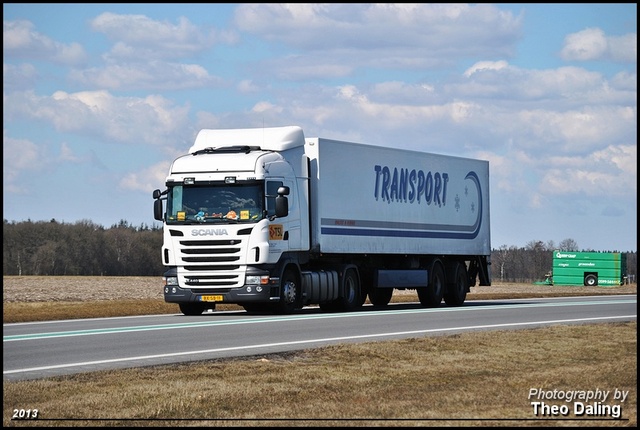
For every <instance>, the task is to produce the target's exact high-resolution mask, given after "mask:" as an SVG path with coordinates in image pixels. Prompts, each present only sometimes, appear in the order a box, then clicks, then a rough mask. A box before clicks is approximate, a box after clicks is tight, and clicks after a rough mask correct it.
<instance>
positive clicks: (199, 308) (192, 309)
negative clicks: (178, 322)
mask: <svg viewBox="0 0 640 430" xmlns="http://www.w3.org/2000/svg"><path fill="white" fill-rule="evenodd" d="M178 306H180V312H182V313H183V314H185V315H200V314H202V312H204V310H205V309H207V308H210V309H215V306H216V305H215V303H214V304H209V305H205V304H204V303H200V302H190V303H178Z"/></svg>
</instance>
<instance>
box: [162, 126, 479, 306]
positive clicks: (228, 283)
mask: <svg viewBox="0 0 640 430" xmlns="http://www.w3.org/2000/svg"><path fill="white" fill-rule="evenodd" d="M166 187H167V188H166V190H164V191H160V190H155V191H154V194H153V196H154V199H155V202H154V216H155V218H156V219H157V220H161V221H163V225H164V227H163V229H164V242H163V247H162V261H163V264H164V265H165V266H166V267H167V271H166V272H165V274H164V278H165V283H166V285H165V291H164V294H165V295H164V297H165V301H167V302H170V303H178V304H179V306H180V309H181V310H182V312H183V313H185V314H188V315H192V314H200V313H202V312H203V311H204V310H205V309H214V308H215V305H216V303H236V304H239V305H242V306H243V307H244V308H245V309H246V310H247V311H273V312H276V313H289V312H292V311H294V310H295V309H299V308H302V307H303V306H306V305H311V304H318V305H320V308H321V309H323V310H325V311H336V310H345V311H348V310H353V309H356V308H358V307H360V306H361V305H362V304H363V303H364V302H365V300H366V298H367V296H368V297H369V301H370V302H371V303H372V304H373V305H377V306H386V305H387V304H388V303H389V301H390V300H391V296H392V293H393V290H394V289H415V290H416V291H417V293H418V298H419V300H420V303H421V304H422V305H423V306H429V307H434V306H439V305H440V303H441V302H442V300H443V299H444V301H445V303H446V304H447V305H451V306H459V305H461V304H462V303H463V302H464V300H465V298H466V294H467V292H469V289H470V287H471V286H474V285H476V283H478V284H479V285H491V277H490V271H489V265H490V255H491V244H490V223H489V164H488V162H487V161H483V160H474V159H468V158H460V157H452V156H445V155H437V154H430V153H424V152H418V151H408V150H401V149H394V148H389V147H380V146H373V145H364V144H359V143H351V142H342V141H337V140H330V139H324V138H305V137H304V133H303V131H302V129H301V128H300V127H295V126H291V127H273V128H256V129H224V130H210V129H205V130H201V131H200V133H199V134H198V136H197V138H196V141H195V143H194V144H193V146H192V147H191V148H190V150H189V153H188V154H186V155H184V156H182V157H179V158H177V159H176V160H174V162H173V164H172V166H171V169H170V172H169V175H168V177H167V179H166ZM163 201H166V207H165V205H163Z"/></svg>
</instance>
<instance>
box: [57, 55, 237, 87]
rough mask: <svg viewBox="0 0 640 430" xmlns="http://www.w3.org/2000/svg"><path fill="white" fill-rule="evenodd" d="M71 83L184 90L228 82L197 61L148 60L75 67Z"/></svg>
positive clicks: (220, 85)
mask: <svg viewBox="0 0 640 430" xmlns="http://www.w3.org/2000/svg"><path fill="white" fill-rule="evenodd" d="M69 78H70V79H71V80H73V81H74V82H77V83H81V84H83V85H87V86H90V87H94V88H101V89H109V90H120V91H124V90H154V91H155V90H172V91H173V90H185V89H194V88H212V87H222V86H225V85H227V84H226V83H225V82H224V81H223V80H222V79H221V78H219V77H217V76H212V75H210V74H209V73H208V72H207V70H206V69H205V68H204V67H202V66H200V65H197V64H179V63H163V62H159V61H151V62H147V63H135V64H131V63H124V64H111V65H107V66H106V67H100V68H98V67H95V68H91V69H84V70H75V71H72V72H70V73H69Z"/></svg>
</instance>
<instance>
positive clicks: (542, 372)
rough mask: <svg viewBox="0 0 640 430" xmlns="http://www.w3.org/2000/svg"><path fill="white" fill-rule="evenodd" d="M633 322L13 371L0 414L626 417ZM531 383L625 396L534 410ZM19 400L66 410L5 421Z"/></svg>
mask: <svg viewBox="0 0 640 430" xmlns="http://www.w3.org/2000/svg"><path fill="white" fill-rule="evenodd" d="M636 330H637V326H636V323H635V322H633V323H616V324H596V325H584V326H556V327H550V328H542V329H531V330H518V331H499V332H492V333H489V332H480V333H468V334H460V335H455V336H431V337H424V338H415V339H407V340H397V341H387V342H368V343H363V344H356V345H336V346H328V347H324V348H318V349H313V350H306V351H303V352H299V353H289V354H280V355H266V356H260V357H249V358H245V359H231V360H212V361H208V362H200V363H190V364H181V365H168V366H157V367H148V368H139V369H131V370H119V371H105V372H93V373H88V374H80V375H77V376H73V377H56V378H49V379H45V380H41V381H29V382H11V383H5V384H4V390H3V400H4V403H3V404H4V417H3V424H4V426H21V427H25V426H34V425H36V424H38V425H47V426H78V427H84V426H87V425H92V426H115V425H127V426H129V425H131V426H177V425H179V426H220V427H222V426H274V427H280V426H367V427H368V426H416V425H418V426H458V425H464V426H467V425H480V426H506V427H511V426H540V425H544V426H547V425H551V426H579V427H586V426H612V427H613V426H615V427H620V426H629V427H635V425H636V423H637V411H636V407H637V397H636V396H637V370H636V369H637V355H636V348H637V338H636V333H637V331H636ZM531 388H541V389H544V390H549V391H553V390H555V389H557V390H596V389H600V390H606V391H611V392H612V393H613V391H615V390H619V391H628V392H629V396H628V398H627V399H626V401H625V402H624V403H621V402H620V401H619V400H612V399H611V398H609V399H608V400H607V401H606V402H604V403H606V404H608V405H620V407H621V411H622V419H623V420H615V421H614V420H611V419H610V418H607V417H595V418H607V419H606V420H605V421H589V420H580V421H567V420H564V421H563V420H558V421H541V420H536V418H542V417H536V416H535V415H534V413H533V407H532V405H531V402H532V401H535V399H529V398H528V396H529V390H530V389H531ZM612 396H613V394H610V397H612ZM547 404H549V405H563V404H567V403H566V402H564V401H560V400H548V401H547ZM569 405H570V406H572V403H569ZM17 407H23V408H37V409H38V410H39V414H40V417H41V418H42V419H47V418H48V419H60V418H62V419H63V420H60V421H38V422H25V421H10V420H9V418H10V416H11V413H12V410H13V409H14V408H17ZM571 409H572V408H571ZM548 418H562V419H571V418H576V416H575V414H573V413H570V414H569V415H567V416H559V417H548ZM583 418H584V417H583ZM90 419H97V420H95V421H89V420H90Z"/></svg>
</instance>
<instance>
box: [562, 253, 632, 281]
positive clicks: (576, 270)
mask: <svg viewBox="0 0 640 430" xmlns="http://www.w3.org/2000/svg"><path fill="white" fill-rule="evenodd" d="M626 275H627V258H626V255H625V254H624V253H620V252H573V251H559V250H556V251H553V270H552V273H551V278H549V279H550V283H551V284H552V285H577V286H589V287H593V286H598V285H599V286H618V285H622V284H624V282H625V278H626Z"/></svg>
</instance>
